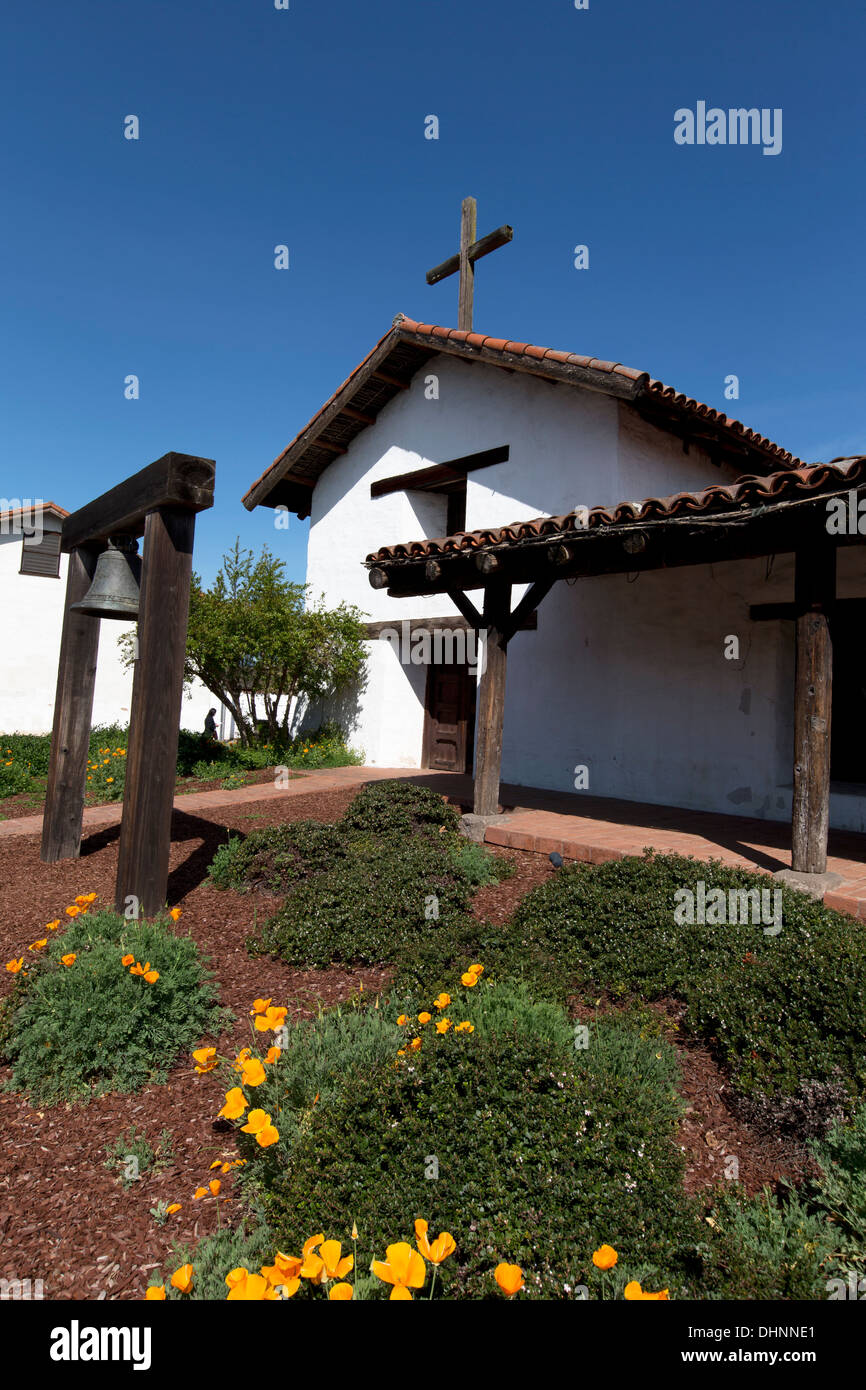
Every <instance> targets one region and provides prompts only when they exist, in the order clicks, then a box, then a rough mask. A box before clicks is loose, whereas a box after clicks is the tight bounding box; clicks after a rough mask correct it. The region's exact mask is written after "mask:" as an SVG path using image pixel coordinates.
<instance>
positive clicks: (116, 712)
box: [0, 516, 228, 734]
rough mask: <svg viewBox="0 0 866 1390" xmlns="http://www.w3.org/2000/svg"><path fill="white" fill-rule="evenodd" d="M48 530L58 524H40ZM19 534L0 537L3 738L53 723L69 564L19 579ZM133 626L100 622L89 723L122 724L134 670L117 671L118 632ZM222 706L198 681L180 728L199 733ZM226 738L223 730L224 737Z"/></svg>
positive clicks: (0, 713) (40, 729)
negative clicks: (50, 574) (51, 574)
mask: <svg viewBox="0 0 866 1390" xmlns="http://www.w3.org/2000/svg"><path fill="white" fill-rule="evenodd" d="M43 524H44V529H45V530H46V531H50V530H59V529H60V523H59V522H58V521H56V519H54V518H52V517H47V516H46V517H45V518H44V522H43ZM21 544H22V538H21V536H20V535H0V733H10V734H11V733H27V734H45V733H50V732H51V727H52V724H53V721H54V692H55V686H56V681H57V659H58V656H59V654H60V633H61V629H62V626H63V600H64V596H65V593H66V572H67V568H68V564H69V558H68V556H66V555H62V556H61V557H60V578H59V579H51V578H47V577H45V576H43V575H34V574H20V573H19V570H20V568H21ZM131 627H132V624H127V623H116V622H106V621H103V623H102V624H101V628H100V634H99V657H98V663H97V668H96V689H95V692H94V699H93V723H94V725H96V724H115V723H117V724H127V723H128V722H129V706H130V700H131V696H132V671H131V670H130V671H127V670H125V669H124V667H123V666H122V665H121V662H120V655H119V651H118V648H117V637H118V636H119V635H120V633H122V632H125V631H129V630H131ZM214 704H216V706H217V710H218V716H217V717H218V719H219V711H220V702H219V701H218V700H216V699H215V697H214V696H213V695H211V693H210V691H209V690H206V689H205V687H204V686H203V685H201V683H200V682H198V681H196V682H194V684H193V686H192V687H191V689H190V691H189V692H186V691H185V692H184V701H183V707H182V713H181V727H182V728H190V729H204V721H205V716H206V714H207V712H208V710H209V709H210V708H211V707H212V706H213V705H214ZM227 734H228V730H227Z"/></svg>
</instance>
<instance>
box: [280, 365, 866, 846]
mask: <svg viewBox="0 0 866 1390" xmlns="http://www.w3.org/2000/svg"><path fill="white" fill-rule="evenodd" d="M431 374H435V375H437V376H438V378H439V400H438V401H428V400H426V399H425V396H424V382H425V378H426V377H427V376H429V375H431ZM506 443H507V444H508V445H509V446H510V457H509V460H508V462H507V463H504V464H497V465H495V466H494V467H492V468H487V469H483V470H481V471H479V472H477V473H473V474H471V475H470V477H469V483H468V488H467V519H466V525H467V529H469V530H473V529H476V528H478V527H482V526H501V525H505V524H507V523H509V522H513V521H519V520H526V519H529V518H531V517H535V516H540V515H558V514H560V513H564V512H568V511H571V510H572V509H573V508H574V507H576V506H579V505H586V506H594V505H606V504H613V503H617V502H621V501H625V500H634V501H639V500H642V499H643V498H646V497H649V496H663V497H667V496H669V495H670V494H672V493H675V492H680V491H686V490H696V489H699V488H701V487H706V486H708V485H709V484H711V483H713V482H723V483H724V482H730V481H731V480H732V478H733V476H734V475H733V474H731V473H728V472H722V471H721V470H720V469H718V468H717V467H715V466H714V465H713V464H712V463H711V462H710V460H709V459H708V458H707V456H706V455H705V454H704V453H703V452H702V451H701V450H700V449H697V448H695V447H694V446H692V447H691V449H690V452H689V453H688V454H686V453H685V452H684V450H683V445H682V443H681V442H680V441H679V440H677V439H675V438H674V437H673V436H670V435H668V434H666V433H664V432H663V431H660V430H658V429H656V428H655V427H653V426H651V425H649V424H647V423H646V422H644V421H642V420H641V419H640V417H639V416H638V415H637V414H636V413H635V412H634V411H633V410H632V409H631V407H629V406H628V405H626V404H624V403H619V402H617V401H615V400H612V399H611V398H609V397H606V396H602V395H599V394H597V393H592V392H588V391H579V390H574V389H572V388H568V387H565V386H559V385H550V384H548V383H547V382H543V381H540V380H539V379H537V378H532V377H528V376H523V375H521V374H520V373H514V374H508V373H506V372H503V371H501V370H498V369H496V368H494V367H488V366H482V365H480V364H471V365H469V364H466V363H463V362H461V361H457V360H455V359H453V358H448V357H445V356H442V357H439V358H436V359H434V360H433V361H431V363H430V364H429V365H428V366H427V367H426V368H425V370H424V371H423V372H420V373H418V375H417V376H416V377H415V379H414V380H413V383H412V387H411V390H409V391H407V392H401V393H400V395H399V397H398V398H397V399H395V400H394V401H392V402H391V403H390V404H389V405H388V407H387V408H386V409H385V410H384V411H383V412H382V413H381V415H380V416H379V418H378V421H377V423H376V425H374V426H371V427H370V428H369V429H367V430H365V431H363V432H362V434H361V435H360V436H359V437H358V439H357V440H356V441H355V443H354V444H352V446H351V447H350V449H349V451H348V453H347V454H345V455H343V456H342V457H340V458H339V459H338V460H336V461H335V462H334V463H333V464H331V465H330V467H329V468H328V469H327V471H326V472H325V473H324V474H323V476H322V478H321V479H320V481H319V483H318V485H317V487H316V489H315V492H314V494H313V509H312V516H311V528H310V541H309V552H308V561H309V565H308V576H307V577H308V580H309V581H310V583H311V584H312V586H313V588H314V589H315V590H318V591H320V592H322V593H324V594H325V596H326V598H327V600H328V601H329V602H338V601H340V600H341V599H344V600H346V601H347V602H353V603H356V604H358V605H359V606H360V607H362V608H363V609H365V610H366V612H367V614H368V616H369V617H370V618H372V619H377V620H381V619H390V620H393V621H394V623H395V625H396V624H399V622H400V620H401V619H403V618H409V617H430V616H436V615H444V614H452V613H453V612H454V609H453V608H452V606H451V604H450V603H449V602H448V600H447V599H446V598H444V597H442V596H437V597H435V598H432V599H431V598H425V599H406V600H399V601H398V600H394V599H390V598H389V597H388V595H387V592H385V591H379V592H377V591H374V590H372V589H371V588H370V587H369V584H368V582H367V578H366V572H365V571H364V570H363V569H362V568H361V562H362V561H363V559H364V557H365V556H366V555H367V554H368V553H369V552H371V551H374V550H377V549H378V548H379V547H380V546H383V545H390V544H393V543H394V542H398V541H408V540H412V539H415V538H418V539H421V538H423V537H425V536H427V537H430V536H436V535H441V534H442V533H443V531H444V525H445V522H444V517H445V501H444V499H443V498H436V497H427V496H425V495H424V494H420V493H416V494H414V496H407V495H406V494H405V493H395V494H392V495H390V496H388V497H383V498H380V499H377V500H376V501H371V499H370V483H371V482H372V481H374V480H376V479H378V478H383V477H388V476H391V475H393V474H398V473H404V472H408V471H410V470H412V469H416V468H423V467H425V466H427V465H429V464H431V463H434V462H436V463H438V462H443V461H445V460H446V459H449V458H454V457H458V456H460V455H462V454H468V453H474V452H476V451H479V450H482V449H490V448H494V447H496V446H498V445H501V444H506ZM633 578H634V577H633V576H632V579H633ZM839 592H840V596H843V597H855V596H863V595H864V594H866V574H864V573H863V561H862V556H861V552H860V548H859V547H853V548H851V549H848V550H843V551H842V552H841V553H840V558H839ZM518 596H519V595H518V594H517V593H516V594H515V597H514V602H515V603H516V602H517V598H518ZM791 598H793V562H792V557H790V556H780V557H777V559H776V561H775V564H774V566H773V568H772V572H771V574H770V575H769V577H768V576H767V563H766V561H765V560H760V561H750V562H738V563H734V564H725V565H715V566H696V567H690V568H684V569H678V570H667V571H657V572H652V573H647V574H642V575H640V577H639V578H637V579H636V580H634V582H629V577H627V576H625V575H614V576H609V577H602V578H598V579H592V580H582V581H578V582H577V583H575V584H574V585H570V584H566V583H565V582H560V583H558V584H556V585H555V587H554V589H553V590H552V591H551V592H550V594H548V596H547V597H546V598H545V600H544V601H543V603H542V604H541V606H540V608H539V610H538V631H537V632H522V633H518V634H517V635H516V636H515V637H514V638H513V640H512V642H511V645H510V647H509V662H508V685H507V695H506V710H505V728H504V739H503V759H502V775H503V780H504V781H508V782H514V783H517V784H521V785H526V786H540V787H549V788H555V789H558V790H562V791H572V790H574V768H575V767H576V766H577V765H578V764H586V765H587V766H588V767H589V775H590V785H589V791H590V793H591V794H596V795H601V796H610V797H621V798H624V799H627V800H634V801H645V802H651V803H655V804H665V805H676V806H684V807H688V808H693V809H703V810H712V811H719V812H723V813H728V814H741V815H748V816H755V817H760V818H766V819H771V820H785V819H786V818H787V817H788V816H789V815H790V807H791V781H792V771H791V761H792V748H791V738H792V733H791V730H792V720H793V668H794V636H793V625H792V624H791V623H789V622H788V623H786V622H774V623H751V622H750V621H749V617H748V609H749V606H750V605H751V604H756V603H766V602H775V601H787V600H789V599H791ZM731 634H734V635H737V636H738V637H739V639H740V659H739V661H727V660H725V658H724V639H725V638H726V637H727V636H728V635H731ZM368 647H369V651H370V671H369V677H368V682H367V687H366V689H365V690H364V691H363V692H361V695H360V698H359V699H358V701H357V704H356V705H355V706H354V708H353V706H352V703H351V701H344V702H343V709H342V717H343V719H344V722H347V723H348V724H349V727H350V730H351V735H352V739H353V742H354V743H355V744H356V746H359V747H361V748H363V750H364V752H365V754H366V759H367V762H369V763H371V764H373V765H379V766H397V767H415V766H418V765H419V764H420V759H421V743H422V733H423V714H424V710H423V703H424V684H425V681H424V678H425V675H426V672H425V670H424V669H423V668H414V667H411V666H408V667H404V666H401V665H400V663H399V661H398V659H397V655H396V653H395V652H394V651H393V649H392V648H391V646H390V645H389V644H388V643H384V642H371V643H369V644H368ZM326 712H332V713H334V714H335V717H341V711H339V710H333V709H332V710H331V711H326ZM831 821H832V824H833V825H835V826H839V827H840V828H848V829H856V830H864V829H866V799H864V798H863V797H861V796H857V795H855V794H844V795H838V794H834V796H833V797H832V802H831Z"/></svg>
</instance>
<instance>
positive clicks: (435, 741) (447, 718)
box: [422, 663, 475, 772]
mask: <svg viewBox="0 0 866 1390" xmlns="http://www.w3.org/2000/svg"><path fill="white" fill-rule="evenodd" d="M474 738H475V676H474V675H472V674H470V672H469V670H468V669H467V667H466V666H465V665H462V666H458V665H456V664H451V663H449V664H447V665H446V664H442V665H435V664H434V665H432V666H431V667H430V668H429V670H428V672H427V699H426V704H425V709H424V750H423V760H422V766H423V767H430V768H436V769H437V770H439V771H441V772H471V771H472V756H473V745H474Z"/></svg>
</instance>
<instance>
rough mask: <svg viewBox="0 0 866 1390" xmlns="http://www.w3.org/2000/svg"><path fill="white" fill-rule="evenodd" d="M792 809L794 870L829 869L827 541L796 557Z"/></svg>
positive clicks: (830, 588)
mask: <svg viewBox="0 0 866 1390" xmlns="http://www.w3.org/2000/svg"><path fill="white" fill-rule="evenodd" d="M795 566H796V568H795V579H794V603H795V608H796V612H797V618H796V674H795V679H794V804H793V814H792V827H791V828H792V836H791V867H792V869H794V870H795V871H797V872H798V873H806V874H823V873H826V870H827V837H828V834H829V829H830V705H831V699H832V693H833V644H832V642H831V639H830V625H829V620H828V613H829V611H830V607H831V605H832V603H833V601H834V599H835V596H836V550H835V547H834V546H832V545H831V544H829V543H827V542H825V541H823V539H822V542H821V543H820V544H818V545H814V544H813V545H811V546H810V547H809V548H808V549H805V548H804V549H801V550H798V551H797V552H796V555H795Z"/></svg>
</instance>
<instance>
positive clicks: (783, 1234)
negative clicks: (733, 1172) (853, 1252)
mask: <svg viewBox="0 0 866 1390" xmlns="http://www.w3.org/2000/svg"><path fill="white" fill-rule="evenodd" d="M710 1219H711V1221H712V1222H713V1228H712V1229H713V1235H714V1240H713V1244H712V1255H711V1265H712V1275H711V1286H712V1287H713V1288H714V1292H715V1293H716V1296H717V1297H722V1298H735V1299H814V1298H826V1296H827V1295H826V1279H827V1274H826V1270H825V1269H823V1268H822V1262H824V1261H826V1260H827V1259H828V1258H829V1256H830V1253H831V1251H832V1249H833V1228H832V1226H830V1225H829V1224H828V1222H827V1221H825V1220H824V1219H823V1218H822V1217H820V1216H818V1215H815V1214H813V1213H812V1212H811V1211H810V1210H809V1208H808V1206H807V1205H806V1204H805V1203H804V1202H802V1201H801V1200H800V1198H799V1197H798V1196H797V1194H796V1193H795V1192H794V1191H790V1192H789V1194H788V1195H787V1197H786V1198H783V1199H782V1200H777V1198H776V1197H775V1196H774V1195H773V1193H772V1192H771V1191H770V1189H769V1188H768V1187H765V1188H764V1189H763V1191H762V1192H761V1193H760V1194H759V1195H758V1196H756V1197H754V1198H748V1197H746V1195H745V1193H744V1192H743V1190H742V1189H741V1188H740V1187H739V1185H738V1184H736V1183H727V1184H726V1185H725V1187H724V1188H722V1189H719V1192H718V1195H717V1199H716V1202H715V1205H714V1208H713V1214H712V1217H711V1218H710Z"/></svg>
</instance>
